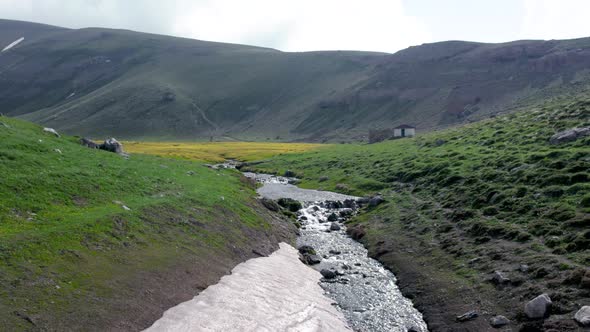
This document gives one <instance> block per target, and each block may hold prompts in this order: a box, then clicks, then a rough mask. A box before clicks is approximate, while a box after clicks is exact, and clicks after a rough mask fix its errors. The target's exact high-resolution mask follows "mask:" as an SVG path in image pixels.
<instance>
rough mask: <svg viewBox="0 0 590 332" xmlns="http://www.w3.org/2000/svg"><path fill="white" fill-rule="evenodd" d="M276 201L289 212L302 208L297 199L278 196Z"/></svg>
mask: <svg viewBox="0 0 590 332" xmlns="http://www.w3.org/2000/svg"><path fill="white" fill-rule="evenodd" d="M277 203H278V204H279V205H280V206H282V207H284V208H285V209H287V210H289V211H291V212H297V211H299V210H301V208H303V206H302V205H301V203H300V202H299V201H296V200H294V199H292V198H280V199H279V200H278V201H277Z"/></svg>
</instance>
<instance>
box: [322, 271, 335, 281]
mask: <svg viewBox="0 0 590 332" xmlns="http://www.w3.org/2000/svg"><path fill="white" fill-rule="evenodd" d="M320 273H321V274H322V277H324V278H325V279H334V278H336V272H334V271H332V270H328V269H322V270H321V271H320Z"/></svg>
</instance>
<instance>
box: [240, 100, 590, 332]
mask: <svg viewBox="0 0 590 332" xmlns="http://www.w3.org/2000/svg"><path fill="white" fill-rule="evenodd" d="M575 127H590V98H588V93H587V90H586V91H585V92H583V93H582V94H579V95H578V94H576V95H564V96H562V97H560V98H555V99H553V100H551V101H548V102H545V103H539V104H537V105H535V106H531V107H529V108H526V109H521V110H520V111H519V112H517V113H514V114H511V115H506V116H500V117H497V118H494V119H489V120H486V121H481V122H478V123H475V124H471V125H467V126H464V127H460V128H455V129H451V130H445V131H440V132H435V133H430V134H424V135H419V136H418V137H417V138H414V139H401V140H395V141H388V142H384V143H379V144H374V145H352V144H350V145H349V144H344V145H333V146H331V147H329V148H325V149H322V150H317V151H311V152H307V153H302V154H293V155H284V156H278V157H275V158H272V159H270V160H268V161H266V162H263V163H262V164H256V165H251V166H247V168H251V169H254V170H258V171H265V172H271V173H278V174H283V173H284V172H285V171H286V170H290V171H292V172H295V174H296V175H297V176H298V177H300V178H301V179H302V182H301V186H303V187H308V188H321V189H325V190H333V191H339V192H343V193H350V194H357V195H375V193H377V192H380V193H381V194H382V195H383V197H384V198H385V201H386V202H385V203H384V204H381V205H379V206H378V207H376V208H373V209H368V210H367V211H365V213H363V214H361V215H359V216H358V217H357V218H355V219H354V220H353V221H352V222H351V223H350V225H349V227H350V229H351V234H352V235H353V236H355V237H357V238H361V241H362V242H363V243H365V244H366V245H367V246H368V248H369V251H370V253H371V255H373V256H374V257H376V258H378V259H379V260H381V261H382V262H383V263H384V264H385V265H386V266H388V267H389V268H391V269H392V270H393V271H394V272H395V273H396V275H397V276H398V278H399V279H400V287H401V288H402V290H404V292H405V293H406V294H407V295H408V296H410V297H412V298H414V301H415V303H416V304H417V305H418V307H419V308H420V309H421V310H423V311H424V312H425V314H426V316H427V317H428V318H429V319H430V321H429V324H430V328H431V329H434V330H436V329H437V328H441V329H443V327H444V328H448V327H449V326H456V327H457V328H465V327H461V324H459V325H453V324H457V323H456V322H455V316H457V315H460V314H462V313H464V312H466V311H468V310H473V309H476V310H478V311H479V312H483V313H487V314H488V315H493V314H501V315H505V316H507V317H509V318H510V319H511V320H513V321H517V322H521V323H522V322H525V323H526V319H525V318H524V317H523V313H522V307H523V304H524V303H525V302H526V301H528V300H530V299H532V298H533V297H535V296H537V295H539V294H540V293H543V292H548V293H549V294H550V295H551V298H552V299H554V311H553V312H554V314H553V315H552V316H551V317H550V319H548V320H546V321H545V322H544V323H543V322H541V323H540V322H536V323H534V324H545V329H547V330H551V329H554V330H555V331H568V330H577V327H576V326H575V323H574V322H573V320H572V317H573V314H574V313H575V311H577V310H578V309H579V305H583V304H587V303H588V301H590V291H589V289H588V287H590V271H589V270H588V266H589V265H590V227H589V226H590V137H588V136H587V137H585V138H581V139H578V140H576V141H573V142H569V143H562V144H557V145H554V144H551V143H550V142H549V141H550V138H551V137H552V136H553V135H554V134H555V133H557V132H561V131H563V130H567V129H571V128H575ZM494 271H500V272H501V273H502V274H503V275H504V276H506V277H508V278H509V279H510V280H511V281H510V282H509V283H508V284H507V285H504V284H502V285H498V286H494V284H493V282H491V281H490V279H491V278H492V277H493V273H494ZM437 324H442V325H437ZM474 324H475V323H474ZM526 324H528V323H526ZM471 328H472V329H475V328H489V325H487V323H486V322H485V321H483V325H482V326H479V327H476V326H471ZM531 328H532V327H531ZM533 330H534V329H533ZM535 331H536V330H535Z"/></svg>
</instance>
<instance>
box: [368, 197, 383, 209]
mask: <svg viewBox="0 0 590 332" xmlns="http://www.w3.org/2000/svg"><path fill="white" fill-rule="evenodd" d="M383 202H385V200H384V199H383V197H381V196H375V197H373V198H371V199H370V200H369V206H370V207H375V206H377V205H379V204H381V203H383Z"/></svg>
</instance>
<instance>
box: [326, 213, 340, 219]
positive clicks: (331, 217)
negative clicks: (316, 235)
mask: <svg viewBox="0 0 590 332" xmlns="http://www.w3.org/2000/svg"><path fill="white" fill-rule="evenodd" d="M336 220H338V216H337V215H336V213H334V212H332V213H331V214H330V215H329V216H328V221H336Z"/></svg>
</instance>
